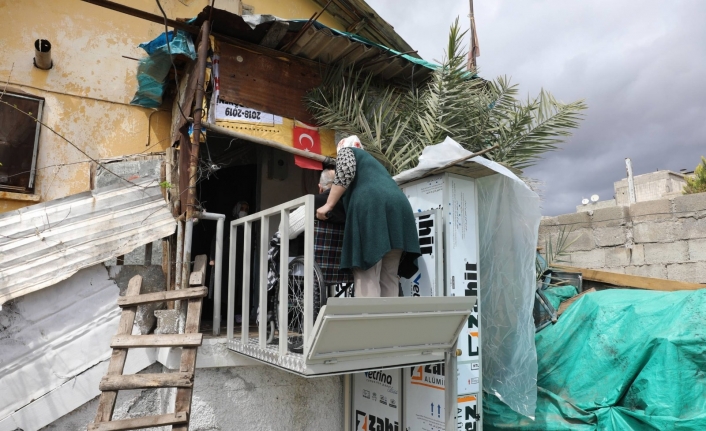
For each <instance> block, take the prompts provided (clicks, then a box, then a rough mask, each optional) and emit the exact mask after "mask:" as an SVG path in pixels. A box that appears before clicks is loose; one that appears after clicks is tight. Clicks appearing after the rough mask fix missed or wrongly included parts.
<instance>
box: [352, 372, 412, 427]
mask: <svg viewBox="0 0 706 431" xmlns="http://www.w3.org/2000/svg"><path fill="white" fill-rule="evenodd" d="M351 404H352V402H351V374H344V375H343V431H351V425H352V422H353V418H352V417H351ZM401 407H402V402H401V401H400V408H401Z"/></svg>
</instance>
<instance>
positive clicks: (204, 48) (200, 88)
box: [179, 21, 210, 289]
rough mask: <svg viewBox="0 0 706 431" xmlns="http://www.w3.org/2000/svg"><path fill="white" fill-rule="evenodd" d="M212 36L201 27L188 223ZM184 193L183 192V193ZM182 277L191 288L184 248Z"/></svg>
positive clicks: (188, 253) (191, 215) (188, 252)
mask: <svg viewBox="0 0 706 431" xmlns="http://www.w3.org/2000/svg"><path fill="white" fill-rule="evenodd" d="M209 34H210V23H209V22H208V21H205V22H204V23H203V25H202V26H201V34H200V41H199V49H198V54H197V55H198V57H197V59H196V68H195V69H194V73H198V79H197V81H196V89H195V96H194V105H195V107H194V112H193V117H194V124H193V133H192V134H191V157H190V159H189V190H188V192H187V195H186V196H187V197H186V221H187V222H188V221H190V220H193V219H194V205H195V203H196V177H197V175H198V165H199V144H200V143H201V118H202V117H203V100H204V86H205V82H204V81H205V79H206V57H207V56H208V46H209V44H210V40H209ZM181 192H182V193H183V191H181ZM187 243H189V244H190V243H191V238H184V245H186V244H187ZM182 265H183V267H182V277H181V286H179V288H181V289H185V288H187V287H189V275H190V273H191V250H190V249H186V247H184V253H183V261H182Z"/></svg>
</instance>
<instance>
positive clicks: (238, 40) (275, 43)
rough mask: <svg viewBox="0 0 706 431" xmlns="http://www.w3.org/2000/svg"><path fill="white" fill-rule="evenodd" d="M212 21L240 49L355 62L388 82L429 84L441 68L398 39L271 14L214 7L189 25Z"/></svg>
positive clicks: (221, 35) (217, 31)
mask: <svg viewBox="0 0 706 431" xmlns="http://www.w3.org/2000/svg"><path fill="white" fill-rule="evenodd" d="M209 17H210V18H211V20H212V27H211V31H212V34H213V36H214V37H215V38H216V39H219V40H221V41H223V42H226V43H234V44H238V45H241V46H242V45H243V44H245V46H243V47H245V48H248V47H249V48H254V49H256V50H259V51H261V52H262V51H266V53H269V54H271V55H274V56H276V55H280V56H281V55H283V54H284V55H287V54H288V55H292V56H295V57H299V58H301V59H304V60H311V61H314V62H316V63H319V64H325V65H344V66H348V65H353V64H355V65H356V66H357V67H359V68H361V69H363V70H365V71H367V72H370V73H371V74H373V75H374V76H378V77H380V78H382V79H385V80H404V81H406V82H410V80H411V81H412V82H415V83H416V82H422V81H424V80H426V79H427V78H428V77H429V75H430V74H431V72H432V71H433V70H434V69H435V68H436V67H437V66H436V65H435V64H434V63H430V62H427V61H424V60H422V59H421V58H419V57H418V55H417V54H416V52H414V51H412V49H411V48H410V47H409V45H407V44H406V42H404V41H403V40H402V39H401V38H399V36H397V38H398V39H399V40H398V41H397V42H395V44H394V45H393V48H390V47H388V46H385V45H383V44H382V43H380V42H379V41H380V38H376V40H371V39H368V38H367V37H365V36H363V35H359V34H354V33H349V32H343V31H339V30H336V29H333V28H329V27H327V26H325V25H323V24H321V23H319V22H318V21H311V22H309V21H308V20H300V19H299V20H282V19H279V18H277V17H274V16H272V15H246V16H240V15H237V14H234V13H231V12H227V11H224V10H220V9H213V12H211V8H210V6H209V7H206V8H205V9H204V10H203V11H202V12H201V13H200V14H199V15H198V16H197V17H196V18H195V19H194V20H191V21H190V22H189V24H190V25H192V26H195V27H197V26H200V25H201V24H202V23H203V22H204V21H205V20H206V19H208V18H209ZM383 22H384V21H383ZM390 28H391V27H390ZM361 33H363V34H365V33H364V32H361ZM395 34H396V33H395ZM263 53H265V52H263Z"/></svg>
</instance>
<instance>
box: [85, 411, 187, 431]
mask: <svg viewBox="0 0 706 431" xmlns="http://www.w3.org/2000/svg"><path fill="white" fill-rule="evenodd" d="M184 423H187V415H186V413H184V412H178V413H169V414H166V415H160V416H146V417H142V418H132V419H123V420H119V421H112V422H101V423H98V424H90V425H89V426H88V431H122V430H135V429H142V428H151V427H156V426H162V425H179V424H184Z"/></svg>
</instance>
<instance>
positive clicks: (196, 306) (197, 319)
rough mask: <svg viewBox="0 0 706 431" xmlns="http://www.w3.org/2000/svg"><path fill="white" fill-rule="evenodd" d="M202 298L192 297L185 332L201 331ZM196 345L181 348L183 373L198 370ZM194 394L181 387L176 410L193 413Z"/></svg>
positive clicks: (178, 428) (180, 429) (180, 428)
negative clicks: (192, 399)
mask: <svg viewBox="0 0 706 431" xmlns="http://www.w3.org/2000/svg"><path fill="white" fill-rule="evenodd" d="M201 301H202V300H201V299H190V300H189V305H188V307H187V311H186V323H185V324H184V333H185V334H193V333H198V332H199V325H200V324H201V309H202V308H203V307H201ZM199 335H200V334H199ZM197 353H198V349H197V348H196V347H185V348H183V349H181V362H180V364H179V371H180V372H182V373H189V374H194V373H195V371H196V354H197ZM192 395H193V389H192V388H179V389H177V393H176V401H175V402H174V410H175V411H178V412H186V414H188V415H190V414H191V397H192ZM172 431H189V426H188V425H175V426H173V427H172Z"/></svg>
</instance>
